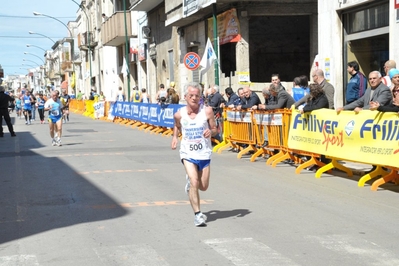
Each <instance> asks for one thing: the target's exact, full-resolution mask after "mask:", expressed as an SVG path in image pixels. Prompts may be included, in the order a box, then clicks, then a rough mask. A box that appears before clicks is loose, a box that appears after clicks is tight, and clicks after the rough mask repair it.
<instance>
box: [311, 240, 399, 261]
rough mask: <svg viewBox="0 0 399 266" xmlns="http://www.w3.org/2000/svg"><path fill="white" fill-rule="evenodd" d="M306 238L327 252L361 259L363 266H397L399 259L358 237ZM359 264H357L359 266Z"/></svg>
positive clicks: (388, 251)
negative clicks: (327, 250) (330, 251)
mask: <svg viewBox="0 0 399 266" xmlns="http://www.w3.org/2000/svg"><path fill="white" fill-rule="evenodd" d="M307 238H308V239H310V240H314V241H316V242H317V243H319V244H321V245H322V246H323V247H325V248H327V249H329V250H332V251H335V252H337V253H343V254H345V255H350V256H351V257H356V259H357V260H359V259H363V260H364V265H379V266H393V265H399V257H398V256H397V255H395V254H394V253H393V252H391V251H390V250H386V249H383V248H382V247H380V246H378V245H377V244H375V243H373V242H370V241H368V240H365V239H362V238H360V237H358V238H355V237H352V236H346V235H326V236H308V237H307ZM361 264H362V263H359V265H361Z"/></svg>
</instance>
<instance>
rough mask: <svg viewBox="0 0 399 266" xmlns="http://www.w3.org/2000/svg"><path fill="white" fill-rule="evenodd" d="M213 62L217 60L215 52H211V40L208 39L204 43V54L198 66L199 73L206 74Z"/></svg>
mask: <svg viewBox="0 0 399 266" xmlns="http://www.w3.org/2000/svg"><path fill="white" fill-rule="evenodd" d="M215 60H217V57H216V53H215V50H213V46H212V43H211V40H210V39H209V38H208V40H207V41H206V46H205V52H204V55H203V56H202V59H201V63H200V66H202V70H201V73H202V74H203V73H205V72H207V71H208V70H209V68H210V67H211V66H212V63H213V61H215Z"/></svg>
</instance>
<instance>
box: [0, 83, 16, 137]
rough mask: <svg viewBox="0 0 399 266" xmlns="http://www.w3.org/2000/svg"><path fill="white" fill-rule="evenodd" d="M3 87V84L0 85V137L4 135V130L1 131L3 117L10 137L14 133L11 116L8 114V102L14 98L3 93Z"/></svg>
mask: <svg viewBox="0 0 399 266" xmlns="http://www.w3.org/2000/svg"><path fill="white" fill-rule="evenodd" d="M4 91H5V88H4V87H3V86H0V126H1V127H0V137H1V138H2V137H4V132H3V126H2V123H3V117H4V120H5V121H6V124H7V127H8V131H9V132H10V134H11V137H15V136H16V134H15V132H14V127H13V126H12V123H11V118H10V114H9V113H8V103H9V102H10V101H13V100H14V99H13V98H12V97H11V96H10V95H7V94H5V93H4Z"/></svg>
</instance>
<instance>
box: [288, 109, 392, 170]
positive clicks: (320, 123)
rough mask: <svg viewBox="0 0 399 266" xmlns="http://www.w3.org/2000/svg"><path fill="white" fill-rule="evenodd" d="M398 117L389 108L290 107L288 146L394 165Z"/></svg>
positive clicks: (349, 158) (366, 161) (361, 160)
mask: <svg viewBox="0 0 399 266" xmlns="http://www.w3.org/2000/svg"><path fill="white" fill-rule="evenodd" d="M398 140H399V117H398V114H397V113H393V112H386V113H383V112H377V111H369V110H363V111H361V112H360V113H358V114H355V113H354V112H353V111H342V112H341V113H340V114H337V112H336V111H334V110H328V109H320V110H316V111H313V112H311V113H307V114H300V113H299V111H297V110H293V112H292V118H291V124H290V132H289V137H288V147H289V148H290V149H295V150H302V151H310V152H314V153H318V154H323V155H327V156H331V157H335V158H338V159H343V160H345V159H346V160H350V161H358V162H363V163H367V164H372V165H376V164H378V165H386V166H394V167H396V166H397V165H398V163H397V161H398V159H399V141H398Z"/></svg>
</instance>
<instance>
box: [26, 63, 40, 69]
mask: <svg viewBox="0 0 399 266" xmlns="http://www.w3.org/2000/svg"><path fill="white" fill-rule="evenodd" d="M22 65H23V66H27V67H31V68H37V66H32V65H28V64H22ZM39 67H40V66H39Z"/></svg>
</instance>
